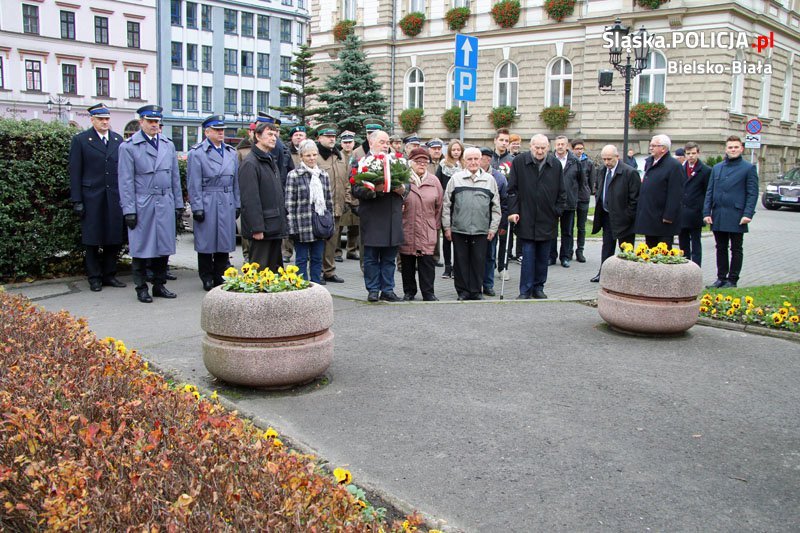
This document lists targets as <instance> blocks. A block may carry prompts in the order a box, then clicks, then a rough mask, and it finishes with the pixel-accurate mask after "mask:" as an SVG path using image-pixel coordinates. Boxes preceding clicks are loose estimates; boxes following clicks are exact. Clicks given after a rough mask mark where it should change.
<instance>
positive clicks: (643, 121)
mask: <svg viewBox="0 0 800 533" xmlns="http://www.w3.org/2000/svg"><path fill="white" fill-rule="evenodd" d="M668 114H669V109H667V106H665V105H664V104H653V103H650V102H645V103H642V104H636V105H635V106H633V107H632V108H631V111H630V115H629V116H630V121H631V126H633V127H634V128H636V129H640V130H645V129H647V130H653V128H655V127H656V126H658V125H659V124H661V122H662V121H663V120H664V119H665V118H667V115H668Z"/></svg>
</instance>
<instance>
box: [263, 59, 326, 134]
mask: <svg viewBox="0 0 800 533" xmlns="http://www.w3.org/2000/svg"><path fill="white" fill-rule="evenodd" d="M312 55H313V54H312V53H311V50H310V49H309V46H308V45H307V44H302V45H300V49H299V50H298V51H297V52H295V53H294V60H293V61H292V62H291V63H290V64H289V65H290V66H291V75H292V79H293V80H294V82H295V84H296V86H289V85H281V86H280V87H278V89H279V90H280V92H281V94H286V95H289V97H290V101H291V100H292V99H293V100H294V102H295V104H296V105H290V106H284V107H276V108H275V109H277V110H278V111H280V112H281V113H283V114H284V115H295V116H296V117H297V120H298V122H299V123H300V124H306V119H307V118H309V117H313V116H314V115H319V114H320V113H324V112H325V108H324V107H309V106H310V105H311V102H312V100H314V98H313V97H314V96H316V95H317V94H319V93H321V92H322V89H321V88H320V87H318V86H314V82H316V81H317V80H319V78H317V77H315V76H314V63H313V62H312V61H311V56H312Z"/></svg>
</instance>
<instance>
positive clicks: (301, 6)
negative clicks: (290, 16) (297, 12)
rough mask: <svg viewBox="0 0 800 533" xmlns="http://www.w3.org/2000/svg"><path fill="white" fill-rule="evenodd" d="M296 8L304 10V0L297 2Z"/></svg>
mask: <svg viewBox="0 0 800 533" xmlns="http://www.w3.org/2000/svg"><path fill="white" fill-rule="evenodd" d="M297 7H298V9H305V8H306V0H297Z"/></svg>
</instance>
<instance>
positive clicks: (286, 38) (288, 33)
mask: <svg viewBox="0 0 800 533" xmlns="http://www.w3.org/2000/svg"><path fill="white" fill-rule="evenodd" d="M281 42H282V43H291V42H292V21H291V20H286V19H281Z"/></svg>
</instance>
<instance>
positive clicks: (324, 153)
mask: <svg viewBox="0 0 800 533" xmlns="http://www.w3.org/2000/svg"><path fill="white" fill-rule="evenodd" d="M317 151H318V152H319V155H320V156H321V157H322V159H324V160H325V161H327V160H328V159H330V157H331V156H332V155H335V156H336V157H338V158H339V159H340V160H341V159H342V154H341V152H339V150H338V149H337V148H336V147H335V146H334V147H333V148H326V147H325V146H322V145H321V144H320V143H317Z"/></svg>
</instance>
